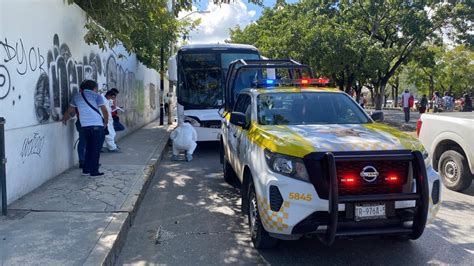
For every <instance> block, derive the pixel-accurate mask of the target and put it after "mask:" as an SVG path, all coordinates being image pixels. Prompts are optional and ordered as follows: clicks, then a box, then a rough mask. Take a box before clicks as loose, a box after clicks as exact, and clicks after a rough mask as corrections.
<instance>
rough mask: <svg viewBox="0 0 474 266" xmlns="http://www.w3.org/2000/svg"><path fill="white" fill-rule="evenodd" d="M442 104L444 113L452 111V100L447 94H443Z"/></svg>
mask: <svg viewBox="0 0 474 266" xmlns="http://www.w3.org/2000/svg"><path fill="white" fill-rule="evenodd" d="M443 102H444V111H445V112H452V111H454V98H453V97H452V96H451V94H450V93H449V92H445V93H444V97H443Z"/></svg>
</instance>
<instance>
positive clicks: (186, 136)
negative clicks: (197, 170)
mask: <svg viewBox="0 0 474 266" xmlns="http://www.w3.org/2000/svg"><path fill="white" fill-rule="evenodd" d="M170 138H171V140H172V141H173V160H178V159H179V157H178V156H179V153H180V151H185V152H186V160H187V161H188V162H189V161H191V160H192V159H193V152H194V150H195V149H196V146H197V144H196V140H197V133H196V130H195V129H194V127H193V126H191V124H189V123H187V122H184V123H182V122H179V125H178V127H177V128H176V129H175V130H174V131H173V132H171V135H170Z"/></svg>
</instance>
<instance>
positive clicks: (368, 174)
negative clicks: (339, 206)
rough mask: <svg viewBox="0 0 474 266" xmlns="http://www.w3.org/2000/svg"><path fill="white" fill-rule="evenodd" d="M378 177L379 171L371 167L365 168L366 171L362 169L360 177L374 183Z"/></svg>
mask: <svg viewBox="0 0 474 266" xmlns="http://www.w3.org/2000/svg"><path fill="white" fill-rule="evenodd" d="M378 176H379V172H377V169H375V167H373V166H370V165H368V166H366V167H364V169H362V172H360V177H362V179H364V180H365V181H367V182H374V181H375V179H377V177H378Z"/></svg>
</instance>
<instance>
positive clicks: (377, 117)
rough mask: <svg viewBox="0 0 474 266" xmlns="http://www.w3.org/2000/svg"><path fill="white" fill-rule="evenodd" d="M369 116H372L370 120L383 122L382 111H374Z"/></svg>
mask: <svg viewBox="0 0 474 266" xmlns="http://www.w3.org/2000/svg"><path fill="white" fill-rule="evenodd" d="M370 117H371V118H372V120H374V121H375V122H383V120H384V116H383V112H382V111H374V112H373V113H372V114H371V115H370Z"/></svg>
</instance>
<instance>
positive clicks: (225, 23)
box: [179, 0, 256, 44]
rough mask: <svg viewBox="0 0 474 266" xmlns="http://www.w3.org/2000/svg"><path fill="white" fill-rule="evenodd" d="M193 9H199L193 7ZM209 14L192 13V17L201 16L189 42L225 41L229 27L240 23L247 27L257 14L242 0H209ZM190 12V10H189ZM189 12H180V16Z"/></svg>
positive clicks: (241, 25)
mask: <svg viewBox="0 0 474 266" xmlns="http://www.w3.org/2000/svg"><path fill="white" fill-rule="evenodd" d="M193 10H194V11H195V10H197V9H196V8H193ZM207 10H209V11H210V13H207V14H192V15H190V17H191V18H193V19H197V18H201V24H200V25H199V27H198V28H197V29H196V30H194V31H193V32H191V33H190V39H189V40H188V43H190V44H192V43H194V44H195V43H217V42H220V43H223V42H224V40H226V39H228V38H229V29H230V28H233V27H235V26H236V25H239V26H240V27H245V26H246V25H248V24H250V23H251V22H252V21H253V20H254V17H255V15H256V12H255V11H254V10H249V9H248V8H247V6H246V5H245V4H244V3H243V2H242V1H241V0H237V1H235V2H231V3H230V4H222V5H221V6H219V5H215V4H213V3H212V1H210V2H209V5H208V7H207ZM188 13H189V12H188ZM186 15H187V13H183V14H181V13H180V14H179V17H184V16H186Z"/></svg>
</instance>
